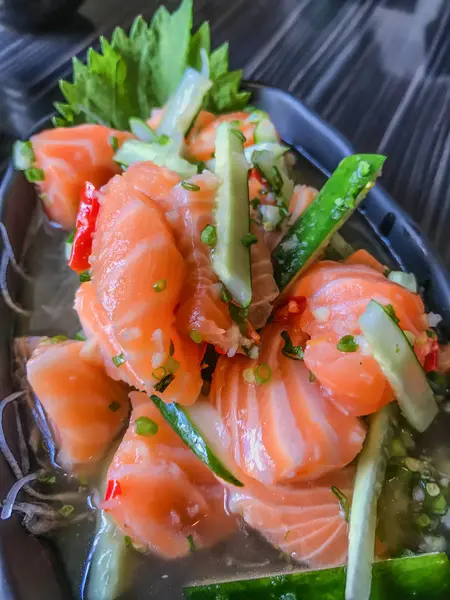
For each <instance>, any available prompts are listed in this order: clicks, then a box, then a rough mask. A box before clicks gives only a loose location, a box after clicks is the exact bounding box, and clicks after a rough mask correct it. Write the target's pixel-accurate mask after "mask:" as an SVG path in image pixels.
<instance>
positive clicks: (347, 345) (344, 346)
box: [336, 335, 359, 352]
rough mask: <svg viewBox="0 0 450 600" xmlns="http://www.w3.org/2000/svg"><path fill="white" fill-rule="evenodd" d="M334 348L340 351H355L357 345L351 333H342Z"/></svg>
mask: <svg viewBox="0 0 450 600" xmlns="http://www.w3.org/2000/svg"><path fill="white" fill-rule="evenodd" d="M336 348H337V349H338V350H340V352H356V351H357V350H358V348H359V346H358V344H357V342H356V340H355V338H354V337H353V336H352V335H344V337H341V339H340V340H339V342H338V343H337V346H336Z"/></svg>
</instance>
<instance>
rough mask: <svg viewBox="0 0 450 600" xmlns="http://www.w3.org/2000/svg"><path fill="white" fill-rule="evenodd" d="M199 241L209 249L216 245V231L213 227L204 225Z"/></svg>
mask: <svg viewBox="0 0 450 600" xmlns="http://www.w3.org/2000/svg"><path fill="white" fill-rule="evenodd" d="M200 240H201V241H202V242H203V243H204V244H206V245H207V246H209V247H210V248H214V246H215V245H216V244H217V230H216V228H215V227H214V225H206V227H205V228H204V229H202V232H201V234H200Z"/></svg>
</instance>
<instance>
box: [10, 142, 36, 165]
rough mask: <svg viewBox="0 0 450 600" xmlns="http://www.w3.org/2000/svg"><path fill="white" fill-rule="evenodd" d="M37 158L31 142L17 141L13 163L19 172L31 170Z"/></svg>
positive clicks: (14, 147)
mask: <svg viewBox="0 0 450 600" xmlns="http://www.w3.org/2000/svg"><path fill="white" fill-rule="evenodd" d="M34 160H35V156H34V150H33V146H32V144H31V142H30V141H27V142H21V141H20V140H17V141H16V142H14V145H13V163H14V168H15V169H17V170H18V171H26V170H27V169H30V168H31V167H32V165H33V163H34Z"/></svg>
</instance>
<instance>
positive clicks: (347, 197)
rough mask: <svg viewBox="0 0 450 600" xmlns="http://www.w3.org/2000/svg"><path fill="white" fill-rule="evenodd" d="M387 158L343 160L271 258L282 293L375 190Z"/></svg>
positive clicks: (369, 156) (367, 156) (364, 156)
mask: <svg viewBox="0 0 450 600" xmlns="http://www.w3.org/2000/svg"><path fill="white" fill-rule="evenodd" d="M385 159H386V157H385V156H381V155H379V154H355V155H353V156H348V157H347V158H344V160H343V161H341V163H340V164H339V166H338V167H337V169H336V170H335V171H334V173H333V174H332V175H331V177H330V179H329V180H328V181H327V183H326V184H325V185H324V186H323V188H322V189H321V190H320V192H319V193H318V194H317V197H316V198H315V199H314V202H312V204H311V205H310V206H309V208H308V209H307V210H306V211H305V212H304V213H303V214H302V215H301V216H300V217H299V218H298V219H297V221H296V222H295V223H294V224H293V225H292V227H291V228H290V229H289V231H288V232H287V233H286V235H285V236H284V237H283V238H282V240H281V241H280V243H279V244H278V246H277V247H276V248H275V250H274V251H273V254H272V258H273V262H274V274H275V281H276V283H277V285H278V287H279V289H280V290H284V289H285V288H286V286H287V285H288V284H290V283H292V282H293V281H294V280H295V279H296V277H298V275H299V274H300V273H301V272H302V270H303V269H305V268H306V267H307V266H308V265H309V264H311V262H313V261H314V260H315V258H316V257H317V255H318V253H319V252H320V251H321V250H322V248H323V247H324V246H325V245H326V244H327V243H328V242H329V240H330V238H331V236H332V235H333V234H334V233H335V232H336V231H337V230H338V229H339V228H340V227H341V226H342V225H343V224H344V223H345V221H346V220H347V219H348V218H349V217H350V216H351V214H352V213H353V211H354V210H355V208H356V207H357V206H358V204H359V203H360V201H361V200H362V199H363V198H364V196H365V195H366V194H367V193H368V192H369V190H370V189H371V188H372V187H373V185H374V183H375V180H376V178H377V177H378V175H379V174H380V170H381V167H382V166H383V163H384V161H385Z"/></svg>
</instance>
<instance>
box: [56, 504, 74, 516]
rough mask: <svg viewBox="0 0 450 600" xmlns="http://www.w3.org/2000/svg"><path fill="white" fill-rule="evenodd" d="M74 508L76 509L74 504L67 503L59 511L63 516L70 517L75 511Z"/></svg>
mask: <svg viewBox="0 0 450 600" xmlns="http://www.w3.org/2000/svg"><path fill="white" fill-rule="evenodd" d="M74 510H75V507H74V506H72V505H71V504H65V505H64V506H62V507H61V508H60V509H59V511H58V512H59V514H60V515H61V516H62V517H69V516H70V515H71V514H72V513H73V511H74Z"/></svg>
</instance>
